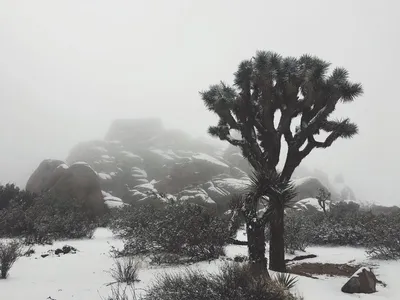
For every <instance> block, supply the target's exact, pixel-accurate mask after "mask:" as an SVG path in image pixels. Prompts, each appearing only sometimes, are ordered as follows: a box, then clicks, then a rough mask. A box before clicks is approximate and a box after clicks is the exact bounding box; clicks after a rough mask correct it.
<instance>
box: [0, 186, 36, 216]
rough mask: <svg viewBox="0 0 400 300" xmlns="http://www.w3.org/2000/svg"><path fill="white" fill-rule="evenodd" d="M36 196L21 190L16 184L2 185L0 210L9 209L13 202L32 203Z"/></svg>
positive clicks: (0, 187)
mask: <svg viewBox="0 0 400 300" xmlns="http://www.w3.org/2000/svg"><path fill="white" fill-rule="evenodd" d="M34 198H35V195H33V194H32V193H29V192H27V191H24V190H21V189H20V188H19V187H17V186H16V185H15V184H6V185H0V210H2V209H5V208H7V207H8V206H9V205H10V202H11V201H23V202H25V203H32V201H33V199H34Z"/></svg>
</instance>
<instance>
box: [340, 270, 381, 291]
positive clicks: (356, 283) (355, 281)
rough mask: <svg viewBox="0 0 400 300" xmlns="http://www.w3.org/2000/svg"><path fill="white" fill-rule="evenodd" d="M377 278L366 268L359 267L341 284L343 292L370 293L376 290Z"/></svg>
mask: <svg viewBox="0 0 400 300" xmlns="http://www.w3.org/2000/svg"><path fill="white" fill-rule="evenodd" d="M377 282H378V280H377V279H376V276H375V274H374V273H373V272H372V271H371V270H368V269H367V268H364V267H363V268H361V269H359V270H358V271H357V272H355V273H354V275H353V276H351V277H350V279H349V280H348V281H347V282H346V283H345V285H343V287H342V292H343V293H349V294H354V293H363V294H371V293H375V292H376V284H377Z"/></svg>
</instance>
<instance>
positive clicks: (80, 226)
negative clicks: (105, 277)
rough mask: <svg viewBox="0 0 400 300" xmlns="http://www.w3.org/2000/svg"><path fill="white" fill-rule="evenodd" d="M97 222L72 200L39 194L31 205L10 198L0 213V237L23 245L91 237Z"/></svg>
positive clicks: (78, 203) (81, 205)
mask: <svg viewBox="0 0 400 300" xmlns="http://www.w3.org/2000/svg"><path fill="white" fill-rule="evenodd" d="M96 227H97V220H96V218H95V217H93V216H92V215H91V213H90V212H89V211H87V210H85V207H84V206H83V204H82V203H81V202H80V201H78V200H76V199H58V198H54V197H52V196H51V195H47V194H44V195H40V196H36V197H35V198H34V201H32V202H25V201H21V200H20V199H13V200H11V201H10V204H9V206H8V207H7V208H5V209H3V210H0V236H6V237H20V238H23V239H24V241H25V243H27V244H33V243H40V244H44V243H51V242H52V241H53V240H55V239H68V238H85V237H91V236H92V234H93V232H94V229H95V228H96Z"/></svg>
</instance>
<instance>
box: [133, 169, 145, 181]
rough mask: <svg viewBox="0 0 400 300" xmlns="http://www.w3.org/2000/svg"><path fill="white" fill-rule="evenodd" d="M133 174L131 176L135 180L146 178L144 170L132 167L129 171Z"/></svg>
mask: <svg viewBox="0 0 400 300" xmlns="http://www.w3.org/2000/svg"><path fill="white" fill-rule="evenodd" d="M131 172H132V173H133V174H132V176H133V177H136V178H147V172H146V171H145V170H142V169H139V168H138V167H133V168H132V169H131Z"/></svg>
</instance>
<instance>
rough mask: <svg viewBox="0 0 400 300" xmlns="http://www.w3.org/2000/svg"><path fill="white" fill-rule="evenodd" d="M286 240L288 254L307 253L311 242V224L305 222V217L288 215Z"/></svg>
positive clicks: (286, 217)
mask: <svg viewBox="0 0 400 300" xmlns="http://www.w3.org/2000/svg"><path fill="white" fill-rule="evenodd" d="M284 238H285V248H286V252H288V253H291V254H294V253H295V251H305V250H306V248H307V247H308V246H309V245H310V240H311V228H310V224H309V223H307V222H304V219H303V216H299V215H296V214H294V213H293V212H289V213H287V214H286V216H285V231H284Z"/></svg>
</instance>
